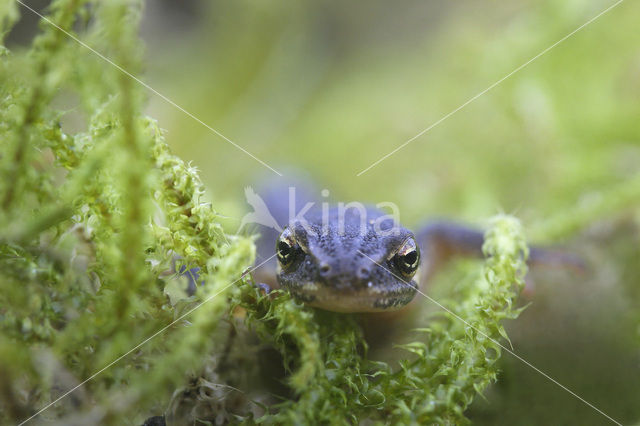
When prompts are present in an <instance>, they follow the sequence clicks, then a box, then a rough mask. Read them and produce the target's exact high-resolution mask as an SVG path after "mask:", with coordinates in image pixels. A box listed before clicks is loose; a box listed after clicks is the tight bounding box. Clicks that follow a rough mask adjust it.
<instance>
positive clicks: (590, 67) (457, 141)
mask: <svg viewBox="0 0 640 426" xmlns="http://www.w3.org/2000/svg"><path fill="white" fill-rule="evenodd" d="M41 3H43V4H44V3H46V2H41ZM614 4H615V3H614V2H613V1H594V0H591V1H587V0H570V1H563V2H559V1H523V0H517V1H512V2H495V1H459V2H445V1H405V2H401V3H397V2H394V3H391V2H383V1H371V2H367V3H352V2H339V1H323V2H317V3H310V2H298V3H292V2H287V3H280V4H276V3H264V2H252V1H236V2H218V1H215V2H210V1H194V0H189V1H180V2H176V1H171V0H165V1H149V2H147V4H146V8H145V11H144V14H143V27H142V28H143V29H142V34H141V35H142V37H143V39H144V40H145V42H146V48H147V51H146V60H145V67H146V69H145V73H144V77H143V79H144V80H145V81H146V82H147V83H148V84H149V85H150V86H152V87H153V88H154V89H156V90H157V91H159V92H160V93H162V94H163V95H165V96H167V97H168V98H170V99H172V100H173V101H174V102H176V103H177V104H179V105H180V106H181V107H183V108H184V109H186V110H187V111H189V112H191V113H192V114H194V115H195V116H196V117H198V118H199V119H201V120H202V121H204V122H205V123H207V124H209V125H210V126H212V127H213V128H215V129H216V130H218V131H220V132H221V133H222V134H224V135H225V136H227V137H229V138H230V139H231V140H233V141H234V142H236V143H237V144H239V145H241V146H242V147H244V148H245V149H247V150H248V151H249V152H251V153H252V154H254V155H256V156H257V157H258V158H260V159H262V160H264V161H265V162H266V163H268V164H269V165H271V166H273V167H275V168H276V169H278V170H287V169H291V167H294V168H298V169H301V170H304V171H306V172H308V173H309V174H310V175H312V176H314V177H315V180H316V181H317V182H318V186H319V187H321V188H327V189H329V190H330V191H331V193H332V195H333V196H335V197H337V198H339V199H342V200H345V201H351V200H358V201H367V202H373V203H375V202H379V201H392V202H394V203H396V204H397V205H398V206H399V207H400V212H401V218H402V221H403V222H404V223H405V224H406V225H408V226H409V227H414V228H415V227H416V226H418V225H419V224H420V223H421V222H424V221H425V220H427V219H429V218H439V217H446V218H451V219H454V220H459V221H465V222H469V223H472V224H477V225H480V226H481V225H482V224H483V223H484V220H485V219H486V218H488V217H490V216H492V215H494V214H496V213H497V212H500V211H505V212H507V213H514V214H515V215H517V216H518V217H519V218H521V219H522V221H523V223H524V224H525V228H526V229H527V230H529V231H530V238H531V240H533V241H534V242H539V243H543V244H546V243H553V244H562V245H563V246H564V247H566V248H567V250H569V251H572V252H575V253H578V254H580V255H581V256H582V257H583V258H584V259H585V260H586V261H587V263H588V264H589V268H588V271H587V272H586V273H584V274H581V275H577V274H575V273H573V272H571V271H562V270H534V271H532V272H531V274H530V275H529V278H528V279H529V280H530V282H531V283H530V284H531V288H532V291H529V292H528V293H527V294H526V295H525V297H524V302H525V303H528V302H530V303H531V306H530V307H529V308H528V309H527V310H525V311H524V313H523V314H522V315H521V317H520V318H519V319H518V320H516V321H513V322H511V323H509V324H508V325H507V326H508V331H509V335H510V337H511V341H512V343H513V347H514V351H515V352H516V353H517V354H519V355H520V356H522V357H523V358H524V359H526V360H528V361H529V362H531V363H532V364H533V365H535V366H536V367H537V368H539V369H541V370H542V371H544V372H546V373H548V374H549V375H550V376H551V377H553V378H554V379H556V380H557V381H558V382H560V383H561V384H563V385H565V386H567V387H568V388H569V389H571V390H572V391H574V392H575V393H576V394H578V395H579V396H580V397H583V398H584V399H586V400H587V401H589V402H590V403H592V404H594V405H595V406H596V407H598V408H599V409H601V410H602V411H604V412H605V413H607V414H608V415H610V416H611V417H613V418H615V419H616V420H618V421H621V422H623V423H625V424H628V423H632V422H637V421H638V420H640V399H639V397H638V395H639V389H640V344H639V343H640V342H639V340H640V339H639V331H640V327H639V324H640V315H639V309H638V305H639V303H638V302H639V301H640V266H639V265H638V257H639V253H640V231H639V229H640V226H639V225H640V202H636V204H635V205H633V206H630V207H628V206H625V207H624V208H622V207H621V206H616V205H612V206H611V207H610V209H609V210H607V208H606V206H605V208H601V209H600V211H601V212H602V214H600V215H599V216H598V215H592V216H589V220H581V219H580V218H581V217H583V216H582V215H583V212H585V211H589V209H592V206H594V205H598V203H602V200H609V201H607V202H610V201H611V200H615V197H612V196H611V194H613V193H615V191H616V190H617V189H616V188H619V187H620V185H625V184H626V182H632V181H638V176H639V172H640V125H639V124H638V123H639V121H640V120H639V118H640V31H638V17H639V16H640V3H639V2H637V1H635V2H634V1H625V2H622V3H620V4H619V5H617V6H616V7H614V8H613V9H612V10H611V11H609V12H607V13H606V14H604V15H603V16H601V17H600V18H599V19H596V20H595V21H594V22H593V23H591V24H590V25H588V26H587V27H585V28H584V29H583V30H581V31H579V32H577V33H576V34H575V35H573V36H571V37H570V38H568V39H567V40H565V41H564V42H563V43H561V44H559V45H558V46H556V47H554V48H553V49H551V50H550V51H549V52H547V53H546V54H545V55H543V56H541V57H540V58H538V59H537V60H535V61H534V62H532V63H530V64H529V65H527V66H526V67H525V68H523V69H522V70H520V71H519V72H517V73H516V74H514V75H513V76H511V77H510V78H508V79H506V80H505V81H503V82H501V83H500V84H499V85H497V86H496V87H495V88H493V89H492V90H490V91H489V92H487V93H486V94H484V95H482V96H480V97H479V98H478V99H477V100H475V101H474V102H472V103H470V104H469V105H468V106H466V107H465V108H463V109H462V110H460V111H458V112H457V113H455V114H453V115H452V116H451V117H449V118H448V119H446V120H444V121H443V122H442V123H440V124H439V125H437V126H436V127H434V128H433V129H432V130H430V131H429V132H427V133H426V134H424V135H423V136H421V137H419V138H417V139H416V140H415V141H413V142H412V143H410V144H409V145H408V146H406V147H405V148H403V149H401V150H400V151H398V152H397V153H396V154H394V155H392V156H391V157H389V158H388V159H386V160H385V161H383V162H381V163H380V164H379V165H377V166H376V167H374V168H372V169H370V170H369V171H367V172H366V173H364V174H362V175H361V176H359V177H357V176H356V174H357V173H359V172H360V171H362V170H363V169H365V168H367V167H368V166H369V165H371V164H372V163H373V162H375V161H377V160H379V159H380V158H381V157H382V156H384V155H386V154H388V153H389V152H390V151H392V150H393V149H395V148H396V147H398V146H400V145H401V144H402V143H404V142H405V141H407V140H408V139H410V138H412V137H413V136H415V135H416V134H417V133H418V132H420V131H422V130H423V129H425V128H427V127H429V126H431V125H432V124H433V123H436V122H437V121H438V120H440V119H441V118H442V117H444V116H445V115H446V114H448V113H450V112H452V111H453V110H455V109H456V108H458V107H459V106H461V105H462V104H464V103H465V102H466V101H467V100H469V99H470V98H472V97H473V96H475V95H476V94H478V93H480V92H482V91H483V90H485V89H487V88H488V87H489V86H491V85H492V84H493V83H495V82H497V81H498V80H500V79H502V78H503V77H504V76H506V75H507V74H509V73H510V72H512V71H513V70H515V69H516V68H518V67H519V66H521V65H522V64H524V63H525V62H527V61H529V60H530V59H531V58H533V57H534V56H536V55H538V54H539V53H540V52H542V51H543V50H545V49H546V48H548V47H549V46H551V45H553V44H554V43H556V42H557V41H558V40H560V39H562V38H563V37H565V36H566V35H567V34H569V33H571V32H572V31H574V30H575V29H576V28H578V27H579V26H581V25H582V24H584V23H585V22H587V21H588V20H590V19H591V18H593V17H595V16H596V15H598V14H599V13H600V12H602V11H603V10H605V9H606V8H608V7H609V6H612V5H614ZM31 18H33V17H29V15H25V20H26V21H28V20H29V19H31ZM32 22H35V21H34V20H32ZM27 24H28V22H27V23H26V24H25V28H26V29H25V28H22V29H21V28H18V29H17V31H16V32H15V33H14V34H13V36H14V37H15V38H16V40H18V41H19V40H20V39H21V38H24V37H28V25H27ZM20 31H23V33H21V32H20ZM148 113H149V115H151V116H152V117H154V118H156V119H158V121H159V123H160V126H161V127H163V128H164V129H166V130H167V141H168V142H169V144H170V145H171V146H172V148H173V149H174V151H175V152H176V153H177V154H178V155H179V156H181V157H182V158H183V159H185V160H188V161H192V163H193V164H194V165H195V166H197V167H198V168H199V169H200V173H201V176H202V178H203V179H204V181H205V183H206V185H207V188H208V191H209V193H208V197H209V198H210V199H211V200H213V201H214V202H215V203H214V205H215V206H216V208H217V209H218V210H219V211H220V213H221V214H222V215H224V217H225V218H226V219H225V220H226V226H227V230H228V231H229V232H232V233H233V232H235V230H236V229H237V227H238V226H239V224H240V218H241V217H242V215H243V214H244V213H246V212H247V211H248V210H249V206H248V205H246V203H245V201H244V196H243V188H244V187H245V186H247V185H256V181H257V180H260V179H261V178H262V177H264V176H268V175H269V173H271V172H270V171H269V170H268V169H266V168H264V167H263V166H262V165H260V164H259V163H258V162H256V161H255V160H253V159H252V158H250V157H249V156H247V155H246V154H244V153H242V152H241V151H239V150H238V149H236V148H235V147H233V146H231V145H230V144H229V143H227V142H225V141H224V140H223V139H221V138H220V137H219V136H216V135H215V134H213V133H212V132H211V131H210V130H208V129H207V128H206V127H204V126H202V125H201V124H199V123H197V122H196V121H194V120H193V119H192V118H190V117H188V116H187V115H186V114H184V113H183V112H181V111H179V110H177V109H176V108H175V107H173V106H172V105H170V104H168V103H167V102H165V101H164V100H162V99H161V98H160V97H158V96H155V95H153V94H150V95H149V106H148ZM64 125H65V126H69V127H71V126H73V125H74V123H73V122H66V123H64ZM607 197H608V198H607ZM595 217H597V220H594V218H595ZM558 218H559V219H558ZM556 219H557V221H558V223H560V224H561V226H560V227H559V228H557V229H555V230H550V228H549V223H554V220H556ZM572 221H573V222H575V223H573V224H572ZM583 225H585V226H583ZM449 276H455V271H450V274H449ZM447 284H448V281H447V279H446V277H444V278H443V277H441V278H440V279H439V280H438V285H442V286H446V285H447ZM435 294H438V293H437V291H436V293H435ZM425 303H429V302H427V301H425ZM469 416H470V417H471V419H472V420H473V421H474V423H476V424H605V423H607V420H606V419H605V417H603V416H602V415H600V414H598V413H597V412H596V411H595V410H593V409H592V408H590V407H588V406H587V405H585V404H584V403H582V402H580V401H579V400H578V399H576V398H575V397H574V396H572V395H570V394H569V393H568V392H566V391H565V390H563V389H561V388H560V387H559V386H557V385H555V384H553V383H551V382H550V381H549V380H548V379H546V378H544V377H542V376H541V375H540V374H539V373H537V372H535V371H533V370H532V369H531V368H529V367H527V366H526V365H524V364H523V363H522V362H520V361H518V360H517V359H515V358H513V357H511V356H510V355H508V354H506V353H505V354H504V356H503V359H502V374H501V376H500V380H499V382H498V383H497V384H496V385H494V386H493V387H491V388H490V389H489V391H488V392H487V393H486V398H477V399H476V402H475V403H474V405H473V406H472V409H471V411H470V413H469Z"/></svg>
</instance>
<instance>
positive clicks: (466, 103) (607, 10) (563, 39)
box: [356, 0, 624, 176]
mask: <svg viewBox="0 0 640 426" xmlns="http://www.w3.org/2000/svg"><path fill="white" fill-rule="evenodd" d="M623 1H624V0H618V1H617V2H616V3H614V4H613V5H611V6H609V7H608V8H606V9H605V10H603V11H602V12H600V13H598V14H597V15H596V16H594V17H593V18H591V19H589V20H588V21H587V22H585V23H584V24H582V25H580V26H579V27H578V28H576V29H575V30H573V31H571V32H570V33H569V34H567V35H566V36H564V37H562V38H561V39H560V40H558V41H556V42H555V43H553V44H552V45H551V46H549V47H547V48H546V49H544V50H543V51H542V52H540V53H538V54H537V55H536V56H534V57H533V58H531V59H529V60H528V61H527V62H525V63H524V64H522V65H520V66H519V67H518V68H516V69H514V70H513V71H511V72H510V73H509V74H507V75H505V76H504V77H502V78H501V79H500V80H498V81H496V82H495V83H493V84H492V85H491V86H489V87H487V88H486V89H484V90H483V91H482V92H480V93H478V94H477V95H475V96H474V97H472V98H471V99H469V100H468V101H466V102H465V103H463V104H462V105H460V106H459V107H458V108H456V109H454V110H453V111H451V112H450V113H448V114H447V115H445V116H444V117H442V118H440V119H439V120H438V121H436V122H435V123H433V124H432V125H430V126H429V127H427V128H426V129H424V130H422V131H421V132H420V133H418V134H417V135H415V136H414V137H412V138H411V139H409V140H407V141H406V142H405V143H403V144H402V145H400V146H399V147H397V148H396V149H394V150H393V151H391V152H390V153H388V154H387V155H385V156H384V157H382V158H380V159H379V160H378V161H376V162H375V163H373V164H371V165H370V166H369V167H367V168H366V169H364V170H362V171H360V173H358V174H357V175H356V176H360V175H362V174H364V173H366V172H367V171H369V170H370V169H372V168H373V167H375V166H377V165H378V164H379V163H380V162H382V161H384V160H386V159H387V158H389V157H390V156H392V155H393V154H395V153H396V152H398V151H400V150H401V149H402V148H404V147H405V146H407V145H409V144H410V143H411V142H413V141H414V140H416V139H418V138H419V137H420V136H422V135H424V134H425V133H427V132H428V131H429V130H431V129H433V128H434V127H436V126H437V125H438V124H440V123H442V122H443V121H445V120H446V119H447V118H449V117H451V116H452V115H453V114H455V113H456V112H458V111H460V110H461V109H463V108H464V107H466V106H467V105H469V104H470V103H471V102H473V101H475V100H476V99H478V98H479V97H480V96H482V95H484V94H485V93H487V92H488V91H490V90H491V89H493V88H494V87H496V86H497V85H499V84H500V83H502V82H503V81H505V80H506V79H508V78H509V77H511V76H512V75H514V74H515V73H517V72H518V71H520V70H522V69H523V68H524V67H526V66H527V65H529V64H530V63H532V62H534V61H535V60H536V59H538V58H540V57H541V56H542V55H544V54H545V53H547V52H548V51H550V50H551V49H553V48H554V47H556V46H557V45H559V44H560V43H562V42H563V41H565V40H566V39H568V38H569V37H571V36H572V35H574V34H575V33H577V32H578V31H580V30H581V29H583V28H584V27H586V26H587V25H589V24H591V23H592V22H593V21H595V20H596V19H598V18H599V17H601V16H602V15H604V14H605V13H607V12H609V11H610V10H611V9H613V8H614V7H616V6H618V5H619V4H620V3H622V2H623Z"/></svg>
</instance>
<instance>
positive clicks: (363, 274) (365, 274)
mask: <svg viewBox="0 0 640 426" xmlns="http://www.w3.org/2000/svg"><path fill="white" fill-rule="evenodd" d="M369 273H370V271H369V268H364V267H362V268H360V269H359V270H358V278H360V279H361V280H366V279H367V278H369Z"/></svg>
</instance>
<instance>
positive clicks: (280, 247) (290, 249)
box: [276, 228, 300, 266]
mask: <svg viewBox="0 0 640 426" xmlns="http://www.w3.org/2000/svg"><path fill="white" fill-rule="evenodd" d="M299 251H300V246H299V245H298V244H297V243H296V241H295V239H294V238H293V232H291V230H290V229H289V228H286V229H285V230H284V231H282V234H280V237H279V238H278V242H277V243H276V255H277V257H278V261H279V262H280V264H281V265H282V266H288V265H290V264H291V263H292V262H293V261H294V260H295V258H296V256H297V255H298V253H299Z"/></svg>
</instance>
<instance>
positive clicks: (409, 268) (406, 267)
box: [393, 238, 420, 277]
mask: <svg viewBox="0 0 640 426" xmlns="http://www.w3.org/2000/svg"><path fill="white" fill-rule="evenodd" d="M393 261H394V263H395V265H396V267H397V268H398V269H399V270H400V272H401V273H402V274H403V275H405V276H407V277H411V276H413V274H415V273H416V270H417V269H418V265H420V250H419V249H418V246H417V245H416V240H414V239H413V238H409V239H408V240H407V241H405V243H404V244H403V246H402V247H400V250H398V252H397V253H396V255H395V256H394V257H393Z"/></svg>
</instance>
